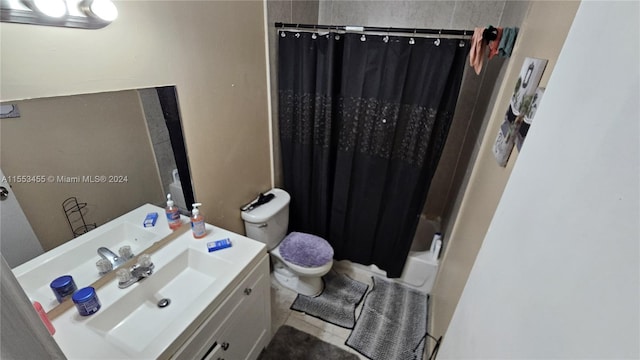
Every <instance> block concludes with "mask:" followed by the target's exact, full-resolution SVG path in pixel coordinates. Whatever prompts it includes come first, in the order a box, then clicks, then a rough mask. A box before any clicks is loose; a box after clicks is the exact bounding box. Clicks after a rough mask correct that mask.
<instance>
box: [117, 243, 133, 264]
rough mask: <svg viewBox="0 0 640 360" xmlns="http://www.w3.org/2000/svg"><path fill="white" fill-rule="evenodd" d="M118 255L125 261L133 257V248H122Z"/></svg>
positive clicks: (127, 246) (125, 246)
mask: <svg viewBox="0 0 640 360" xmlns="http://www.w3.org/2000/svg"><path fill="white" fill-rule="evenodd" d="M118 254H120V258H122V259H124V260H125V261H126V260H129V259H131V258H132V257H133V252H132V251H131V246H129V245H124V246H121V247H120V249H118Z"/></svg>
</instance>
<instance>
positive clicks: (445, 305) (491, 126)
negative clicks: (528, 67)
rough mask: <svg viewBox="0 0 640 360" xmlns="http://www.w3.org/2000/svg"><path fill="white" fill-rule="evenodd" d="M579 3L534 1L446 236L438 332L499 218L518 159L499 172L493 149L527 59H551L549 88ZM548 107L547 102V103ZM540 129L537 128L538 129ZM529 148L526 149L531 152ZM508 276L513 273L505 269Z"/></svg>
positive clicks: (436, 303) (435, 295) (436, 305)
mask: <svg viewBox="0 0 640 360" xmlns="http://www.w3.org/2000/svg"><path fill="white" fill-rule="evenodd" d="M578 5H579V2H568V1H563V2H547V1H540V2H538V1H533V2H531V5H530V7H529V11H528V13H527V16H526V17H525V19H524V22H523V24H522V26H521V29H520V33H519V35H518V40H517V43H516V46H515V48H514V52H513V55H512V57H511V58H510V60H509V63H508V67H507V69H506V76H505V77H504V81H503V82H502V84H501V85H500V88H499V91H498V94H497V97H496V101H495V106H493V107H492V108H490V109H489V112H488V113H487V114H488V116H489V119H490V120H489V123H488V127H487V131H486V135H485V136H484V138H483V139H482V143H481V146H480V149H479V153H478V158H477V160H476V162H475V164H474V166H473V170H472V172H471V176H470V179H469V185H468V186H467V188H466V191H465V192H464V195H463V198H462V202H461V205H460V210H459V211H458V213H457V217H455V222H454V223H453V225H452V228H451V231H450V232H449V233H448V234H447V233H445V244H446V246H445V252H444V257H443V259H442V261H441V267H440V270H439V274H438V277H437V279H436V283H435V285H434V289H433V291H432V294H431V299H432V306H433V311H432V321H433V322H432V331H433V334H434V335H435V336H438V335H442V334H444V333H445V331H446V329H447V327H448V325H449V322H450V320H451V317H452V316H453V312H454V310H455V308H456V305H457V303H458V300H459V299H460V295H461V293H462V290H463V288H464V285H465V283H466V281H467V278H468V276H469V273H470V271H471V267H472V266H473V263H474V261H475V258H476V255H477V254H478V250H479V248H480V246H481V245H482V241H483V239H484V236H485V234H486V232H487V229H488V227H489V223H490V222H491V219H492V217H493V213H494V212H495V209H496V207H497V204H498V201H499V200H500V197H501V195H502V191H503V190H504V187H505V184H506V182H507V180H508V178H509V175H510V174H511V170H512V168H513V165H514V163H515V161H516V159H517V150H514V153H512V155H511V158H510V159H509V163H508V164H507V166H506V168H502V167H499V166H498V165H497V163H496V161H495V158H494V157H493V153H492V145H493V142H494V141H495V138H496V135H497V132H498V128H499V126H500V123H501V122H502V120H503V118H504V113H505V111H506V109H507V106H508V102H509V98H510V97H511V94H512V91H513V86H514V84H515V82H516V79H517V77H518V74H519V72H520V68H521V66H522V63H523V60H524V58H525V57H536V58H542V59H548V60H549V63H548V65H547V68H546V70H545V73H544V76H543V78H542V81H541V83H540V86H543V87H544V86H545V85H546V83H547V81H548V79H549V76H550V75H551V72H552V71H553V67H554V65H555V62H556V59H557V58H558V55H559V53H560V50H561V48H562V45H563V43H564V39H565V38H566V36H567V33H568V31H569V28H570V26H571V22H572V20H573V18H574V16H575V13H576V10H577V8H578ZM542 101H543V103H544V99H543V100H542ZM534 126H535V125H534ZM526 146H527V145H526V143H525V144H524V147H526ZM505 271H508V269H505Z"/></svg>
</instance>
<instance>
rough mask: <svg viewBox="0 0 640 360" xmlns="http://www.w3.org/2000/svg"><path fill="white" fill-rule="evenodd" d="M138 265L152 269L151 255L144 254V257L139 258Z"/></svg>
mask: <svg viewBox="0 0 640 360" xmlns="http://www.w3.org/2000/svg"><path fill="white" fill-rule="evenodd" d="M138 264H140V266H142V267H145V268H148V267H150V266H151V265H152V264H153V263H152V262H151V255H149V254H142V255H140V256H138Z"/></svg>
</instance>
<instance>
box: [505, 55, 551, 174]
mask: <svg viewBox="0 0 640 360" xmlns="http://www.w3.org/2000/svg"><path fill="white" fill-rule="evenodd" d="M547 62H548V61H547V60H544V59H536V58H525V59H524V64H523V65H522V68H521V69H520V74H519V76H518V80H517V81H516V84H515V87H514V90H513V94H512V95H511V99H510V101H509V107H508V109H507V111H506V113H505V117H504V120H503V122H502V125H500V130H498V136H497V138H496V142H495V143H494V145H493V154H494V156H495V158H496V161H497V162H498V165H500V166H503V167H504V166H506V165H507V161H508V160H509V156H511V151H512V150H513V146H514V145H515V143H516V139H517V137H518V136H519V132H520V128H521V126H522V124H523V123H524V122H525V117H526V116H527V114H529V113H530V110H531V109H532V104H533V102H534V98H536V99H537V96H536V93H537V90H538V85H539V84H540V79H541V78H542V74H543V73H544V69H545V67H546V66H547ZM539 97H542V96H541V95H539ZM538 102H539V100H536V108H537V104H538ZM534 113H535V111H534ZM532 118H533V116H530V119H532ZM530 124H531V123H529V125H530ZM526 131H528V125H527V128H526ZM526 131H525V134H524V136H522V140H521V141H520V142H519V146H518V148H520V147H521V146H522V142H523V141H524V137H525V136H526Z"/></svg>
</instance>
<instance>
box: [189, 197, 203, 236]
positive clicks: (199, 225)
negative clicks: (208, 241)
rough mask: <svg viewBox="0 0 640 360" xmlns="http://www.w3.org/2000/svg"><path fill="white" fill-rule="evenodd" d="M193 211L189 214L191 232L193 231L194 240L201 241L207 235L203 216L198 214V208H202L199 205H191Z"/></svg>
mask: <svg viewBox="0 0 640 360" xmlns="http://www.w3.org/2000/svg"><path fill="white" fill-rule="evenodd" d="M192 206H193V211H192V212H191V230H192V231H193V237H194V238H196V239H201V238H203V237H204V236H205V235H207V230H206V228H205V226H204V216H202V215H201V214H200V209H198V207H199V206H202V204H200V203H195V204H193V205H192Z"/></svg>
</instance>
